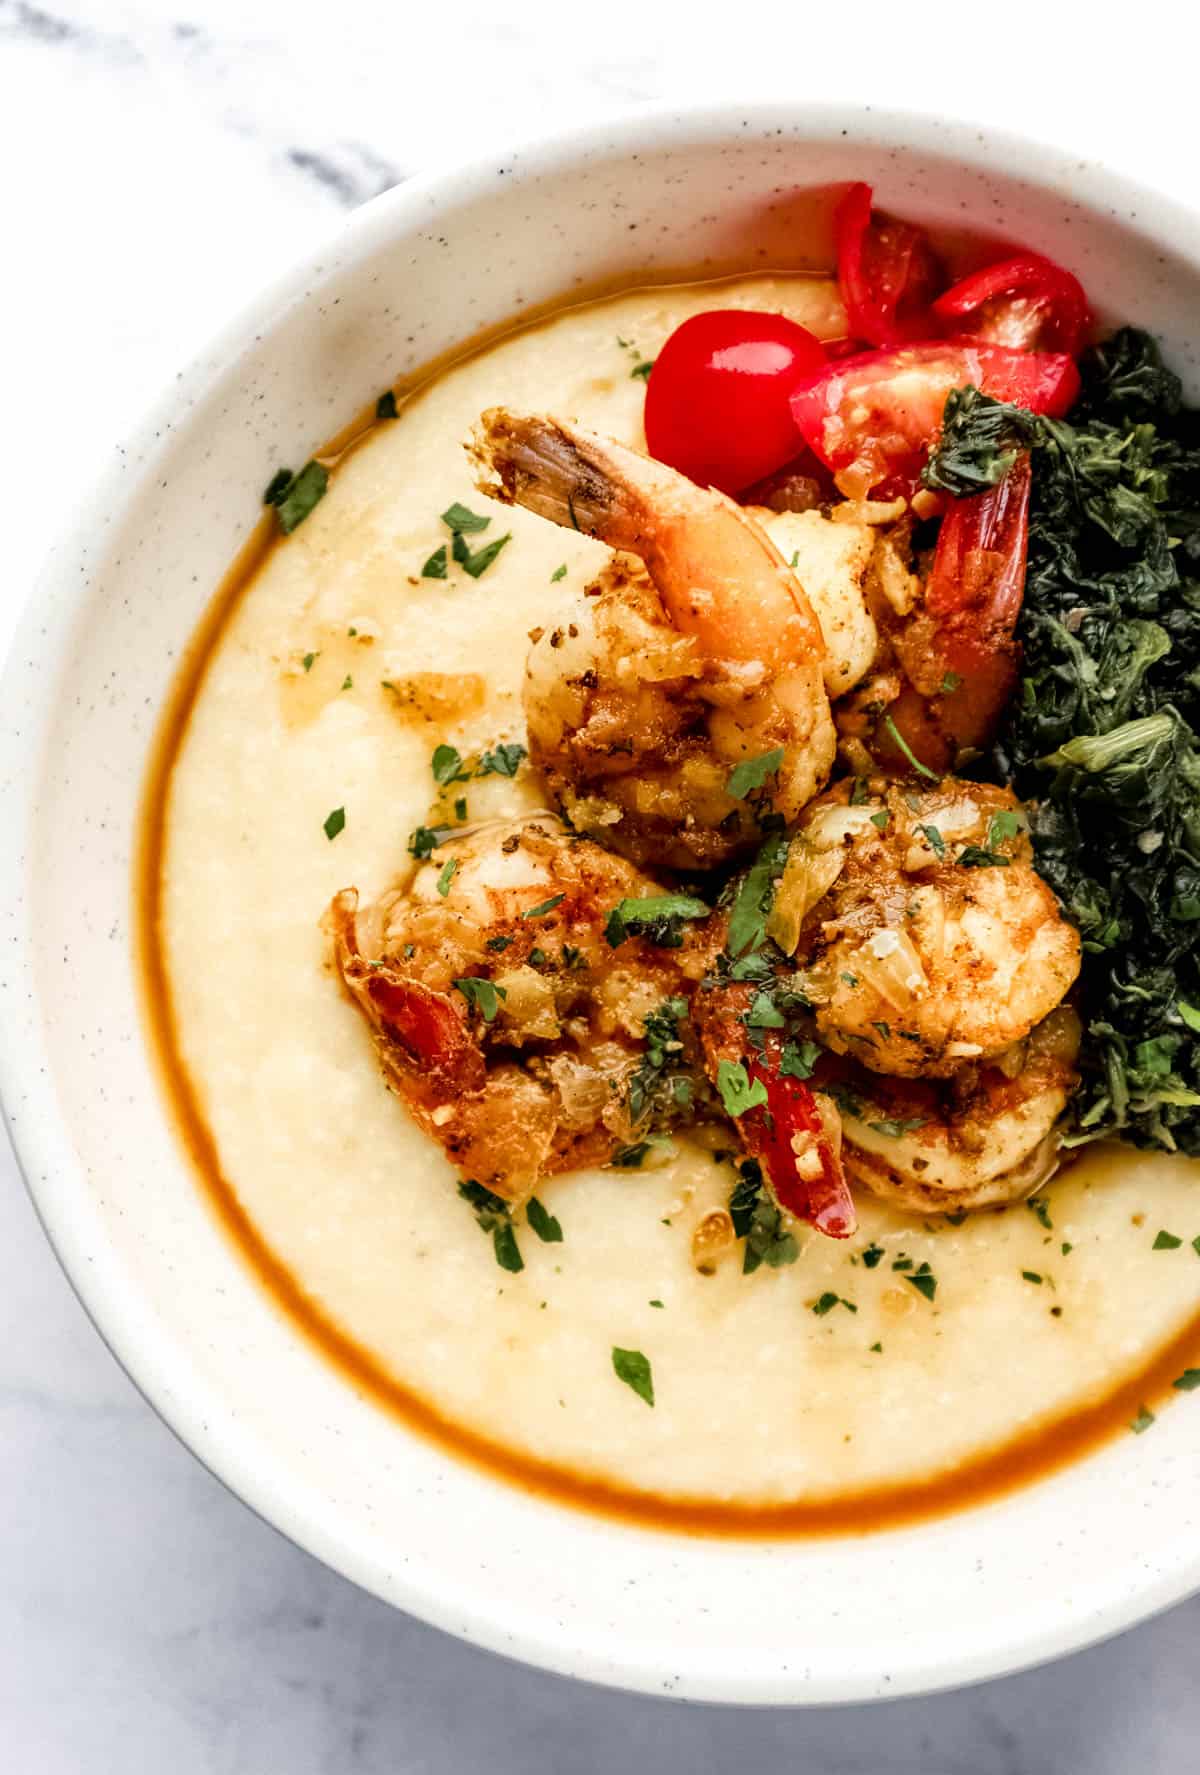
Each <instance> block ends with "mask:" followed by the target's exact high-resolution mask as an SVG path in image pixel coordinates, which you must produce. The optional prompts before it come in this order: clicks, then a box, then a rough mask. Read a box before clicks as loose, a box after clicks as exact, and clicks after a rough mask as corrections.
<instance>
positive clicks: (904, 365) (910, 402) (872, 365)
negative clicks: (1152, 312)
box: [792, 340, 1079, 499]
mask: <svg viewBox="0 0 1200 1775" xmlns="http://www.w3.org/2000/svg"><path fill="white" fill-rule="evenodd" d="M968 384H973V385H974V386H975V387H976V388H978V389H981V390H982V391H983V393H984V394H990V395H993V396H994V397H995V398H996V399H997V400H1000V401H1010V402H1012V404H1013V405H1014V406H1017V407H1026V408H1028V409H1029V411H1030V412H1031V413H1046V414H1049V415H1050V416H1051V417H1054V418H1057V417H1059V416H1061V415H1062V414H1063V413H1065V412H1066V411H1067V409H1068V408H1069V407H1070V405H1071V403H1072V402H1073V401H1074V399H1075V397H1076V395H1077V394H1078V393H1079V371H1078V370H1077V369H1076V368H1075V364H1074V361H1073V359H1071V358H1069V357H1068V356H1067V355H1066V354H1065V353H1064V352H1047V351H1041V352H1039V351H1013V350H1012V349H1011V348H1010V347H1007V346H1003V345H984V344H976V343H974V342H973V341H970V342H969V341H965V340H964V341H963V342H961V343H957V344H955V343H946V344H941V343H937V342H933V343H929V344H925V345H910V346H907V347H904V348H903V349H901V350H900V351H867V352H862V353H861V354H860V355H859V356H858V357H851V358H843V359H842V361H841V362H840V363H836V364H829V365H827V366H826V367H825V368H824V369H823V370H820V371H818V372H817V373H816V374H815V375H812V376H810V377H809V378H808V380H807V381H806V382H804V383H802V384H801V385H800V386H799V387H798V388H797V389H796V390H795V391H794V393H793V395H792V417H793V419H794V420H795V422H796V425H797V427H798V429H799V431H800V432H801V434H802V436H803V438H804V441H805V442H806V443H807V444H808V446H809V448H810V449H811V450H812V452H813V454H814V455H816V456H818V457H819V458H820V459H821V461H822V462H824V463H825V464H826V466H827V467H829V468H831V469H832V470H833V471H834V475H835V477H836V480H837V484H838V486H839V488H840V489H841V490H842V492H843V493H845V494H846V495H848V497H850V498H852V499H861V498H865V497H866V495H867V494H868V493H870V492H875V493H876V494H878V495H879V496H881V497H894V496H895V495H896V494H901V493H903V494H908V493H911V492H912V490H913V488H914V487H915V486H916V484H917V478H918V476H919V475H920V472H921V469H922V467H923V465H924V462H925V458H926V455H927V453H928V450H929V446H930V444H931V443H932V441H933V439H934V437H935V436H936V435H937V431H938V428H939V426H940V425H941V423H942V410H943V408H944V407H945V405H946V396H947V395H948V394H949V393H950V392H951V390H952V389H955V388H965V387H966V386H967V385H968Z"/></svg>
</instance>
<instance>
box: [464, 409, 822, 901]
mask: <svg viewBox="0 0 1200 1775" xmlns="http://www.w3.org/2000/svg"><path fill="white" fill-rule="evenodd" d="M472 453H473V455H474V459H475V461H476V464H477V466H478V471H479V473H478V478H479V484H480V486H481V488H482V489H483V491H484V492H486V493H489V494H491V495H493V496H494V497H495V498H498V499H502V500H505V501H507V502H508V503H510V504H518V505H523V506H526V507H528V508H529V509H530V510H531V511H535V512H537V513H539V514H540V515H541V516H543V517H546V518H549V519H551V520H552V521H553V522H555V523H558V524H563V525H566V526H569V527H573V528H574V529H576V530H579V531H582V532H584V533H585V534H587V535H589V536H593V537H596V538H598V539H599V540H600V541H602V542H605V543H607V544H609V546H610V547H611V548H613V549H614V550H616V551H618V553H617V557H616V559H615V561H614V563H613V566H612V569H611V571H610V573H609V574H608V575H606V576H603V577H602V579H601V581H600V582H599V584H598V587H597V590H598V591H599V594H600V596H599V599H598V602H597V603H596V605H595V617H594V622H593V619H592V613H591V611H590V610H589V609H588V607H587V606H586V605H581V606H580V609H579V611H578V612H577V613H575V620H568V621H565V622H563V623H561V624H558V625H556V626H555V627H554V628H553V629H552V630H549V631H547V632H545V633H543V635H541V636H540V637H539V638H538V639H537V640H536V641H535V644H534V648H533V653H532V655H531V658H530V663H529V668H528V675H527V680H526V692H525V712H526V720H527V724H528V729H529V745H530V754H531V757H532V759H533V762H534V764H535V765H536V766H537V767H538V769H539V770H540V771H541V772H542V775H543V777H544V779H545V781H546V784H547V786H548V788H549V790H550V792H551V794H552V795H553V797H554V799H555V801H556V802H557V804H558V805H559V806H560V807H561V808H562V809H563V811H564V812H565V813H566V814H567V815H568V816H569V818H570V819H571V821H572V823H573V824H575V825H576V826H577V827H579V828H580V829H582V830H585V831H591V832H595V833H597V834H598V835H602V836H603V838H604V840H605V842H606V843H607V844H610V845H611V846H612V847H613V848H614V849H616V850H619V851H621V852H622V853H623V854H624V855H626V856H628V857H630V858H632V859H634V860H635V861H637V862H641V863H654V864H662V865H668V866H671V867H674V868H696V867H712V866H715V865H717V864H720V863H723V862H726V861H728V860H729V859H730V858H732V857H735V856H736V855H738V854H739V853H740V852H741V851H743V850H745V849H746V848H747V847H748V846H751V845H753V843H754V842H755V840H756V838H757V836H758V832H759V820H760V817H761V816H762V815H763V814H764V813H769V814H773V815H778V816H781V817H782V818H783V819H784V820H786V821H788V822H791V821H794V820H795V819H796V818H797V817H798V816H799V814H800V811H801V809H802V808H803V807H804V805H805V803H806V802H807V801H809V800H810V799H811V797H812V796H813V795H814V794H815V793H816V791H817V790H818V789H819V788H820V787H821V785H822V784H823V783H824V782H825V780H826V778H827V777H828V775H829V771H830V768H831V766H832V763H833V757H834V750H835V738H834V729H833V722H832V718H831V714H830V704H829V695H828V692H827V689H826V683H825V675H824V674H825V667H826V663H827V651H826V647H825V642H824V639H823V636H822V631H821V626H820V623H819V621H818V619H817V616H816V615H815V613H814V611H813V607H812V605H811V604H810V603H809V600H808V598H807V597H806V595H805V593H804V591H803V589H802V587H801V585H800V582H799V580H798V579H797V577H796V575H795V574H794V573H793V572H792V571H791V569H790V568H789V567H788V565H787V563H786V561H785V560H784V557H783V556H782V555H781V554H780V552H779V550H778V549H777V548H776V547H775V545H774V543H772V541H771V540H770V538H769V537H768V536H767V535H766V533H765V531H764V530H763V528H762V527H761V526H760V525H759V524H758V523H757V522H756V521H755V520H754V518H752V517H751V516H750V515H749V514H748V513H747V512H745V511H743V510H742V509H741V508H740V507H739V506H737V505H735V504H734V503H733V501H732V500H730V499H727V498H726V497H725V496H724V495H723V494H720V493H717V492H714V491H712V490H711V489H708V490H706V489H703V488H700V487H697V486H695V485H694V484H693V483H692V482H691V481H689V480H687V479H685V478H684V476H682V475H680V474H678V473H676V471H675V470H673V469H670V468H667V467H665V466H664V465H663V464H662V463H658V462H654V461H652V460H651V459H650V458H649V457H647V456H644V455H642V454H640V453H639V452H638V451H636V450H631V449H628V448H627V447H625V446H624V445H622V444H618V443H616V442H615V441H614V440H612V439H610V438H604V437H600V436H598V435H596V434H595V433H592V432H588V431H584V430H582V429H580V428H579V427H576V426H572V425H568V424H565V423H562V422H560V421H558V420H554V419H550V418H546V417H543V416H539V415H526V414H515V413H510V412H507V411H505V410H503V409H499V408H493V409H491V410H490V411H489V412H486V413H485V414H484V415H483V416H482V419H481V420H480V423H479V426H478V429H477V432H476V437H475V441H474V444H473V447H472ZM630 556H634V557H636V558H637V559H636V562H631V561H630V560H629V557H630ZM638 562H640V563H641V567H644V570H645V571H644V573H643V572H642V571H641V568H639V566H638V565H637V563H638ZM752 760H759V761H762V760H769V763H768V764H765V765H763V766H762V768H761V769H760V771H759V772H758V773H757V775H756V776H754V794H753V797H752V798H750V799H748V798H747V790H746V788H744V787H741V786H740V785H739V781H738V779H737V778H736V777H734V776H733V773H734V772H735V770H736V767H737V766H738V765H744V764H749V763H750V761H752ZM731 777H733V781H732V782H731Z"/></svg>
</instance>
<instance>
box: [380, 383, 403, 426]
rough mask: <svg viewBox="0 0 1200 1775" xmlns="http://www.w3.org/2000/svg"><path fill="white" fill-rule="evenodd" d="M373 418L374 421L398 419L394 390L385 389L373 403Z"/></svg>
mask: <svg viewBox="0 0 1200 1775" xmlns="http://www.w3.org/2000/svg"><path fill="white" fill-rule="evenodd" d="M375 417H376V419H396V418H398V417H399V409H398V407H397V406H396V391H395V389H394V388H385V389H384V391H383V393H382V394H381V395H380V397H379V399H378V400H377V401H376V402H375Z"/></svg>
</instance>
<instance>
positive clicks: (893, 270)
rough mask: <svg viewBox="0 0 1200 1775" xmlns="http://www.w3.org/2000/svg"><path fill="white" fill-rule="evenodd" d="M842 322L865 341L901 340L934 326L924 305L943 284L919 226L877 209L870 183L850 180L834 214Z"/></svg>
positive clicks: (923, 336)
mask: <svg viewBox="0 0 1200 1775" xmlns="http://www.w3.org/2000/svg"><path fill="white" fill-rule="evenodd" d="M833 232H834V242H835V245H836V247H837V280H838V288H839V289H840V290H841V293H842V301H843V302H844V303H845V305H846V324H847V327H848V329H849V331H850V334H851V336H852V337H853V338H855V339H861V340H864V341H865V342H866V343H867V344H868V345H903V344H904V343H905V342H906V341H907V340H910V339H927V338H928V337H929V335H930V333H932V332H933V331H934V328H933V326H932V325H931V323H930V319H929V306H930V303H931V302H932V300H933V298H934V296H935V295H936V294H937V292H938V290H940V289H941V288H942V287H943V285H944V283H945V278H944V277H943V275H942V268H941V265H940V264H939V263H938V259H937V256H936V254H935V253H934V250H933V248H932V247H931V246H930V244H929V241H928V239H927V238H926V236H925V234H924V232H923V230H922V229H920V228H914V227H913V226H912V224H911V223H909V222H897V221H894V220H893V219H892V218H891V217H890V216H883V215H879V214H876V213H874V212H873V211H872V208H871V187H870V186H869V185H864V184H862V183H859V184H855V185H851V187H850V189H849V190H848V191H847V192H846V195H845V196H844V197H843V198H842V200H841V202H840V203H839V204H838V207H837V211H836V213H835V215H834V219H833Z"/></svg>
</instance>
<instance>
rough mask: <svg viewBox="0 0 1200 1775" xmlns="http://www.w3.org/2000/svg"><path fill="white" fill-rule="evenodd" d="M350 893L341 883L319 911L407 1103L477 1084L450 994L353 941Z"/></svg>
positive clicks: (475, 1065) (443, 1099)
mask: <svg viewBox="0 0 1200 1775" xmlns="http://www.w3.org/2000/svg"><path fill="white" fill-rule="evenodd" d="M357 912H358V893H357V891H356V890H355V889H354V888H344V889H343V890H342V892H341V893H340V894H337V895H336V896H335V898H334V899H333V901H332V903H331V905H330V907H329V910H328V912H327V913H326V915H325V920H324V923H325V928H326V930H327V931H328V932H329V933H330V935H331V936H332V938H333V946H334V960H335V962H336V964H337V968H338V972H339V973H340V975H341V978H342V984H343V985H344V986H345V988H346V991H347V992H348V993H349V995H350V997H351V999H352V1000H353V1001H354V1003H355V1004H356V1005H357V1007H358V1009H359V1010H360V1011H361V1012H362V1014H363V1016H364V1017H365V1018H366V1020H367V1022H368V1023H369V1024H370V1026H371V1031H372V1034H373V1035H374V1038H375V1045H376V1047H377V1048H378V1049H379V1053H380V1057H381V1058H382V1060H383V1063H384V1065H385V1067H386V1068H387V1071H388V1072H389V1074H391V1076H392V1077H393V1078H394V1079H395V1080H396V1083H397V1084H398V1085H399V1086H400V1087H401V1088H402V1089H403V1092H404V1096H405V1097H406V1098H407V1099H408V1100H409V1101H410V1102H411V1103H413V1104H414V1105H419V1106H421V1107H423V1108H425V1109H427V1110H428V1109H434V1108H436V1107H437V1106H438V1105H439V1104H441V1103H447V1102H450V1101H452V1100H454V1099H455V1098H458V1097H461V1096H463V1095H465V1094H467V1093H470V1092H472V1091H479V1090H482V1088H483V1085H484V1083H485V1078H486V1072H485V1065H484V1060H483V1056H482V1055H481V1054H480V1052H479V1048H478V1046H477V1044H476V1043H475V1042H474V1041H473V1040H472V1039H471V1034H470V1031H469V1029H468V1027H467V1024H466V1021H465V1020H464V1018H463V1017H462V1015H461V1014H460V1012H459V1011H458V1009H457V1007H456V1005H455V1004H454V1002H453V1000H452V999H450V998H448V997H447V996H446V994H445V993H441V992H434V991H433V990H432V988H430V987H428V986H425V985H424V984H423V983H422V982H421V981H419V980H411V979H406V978H405V977H404V976H403V975H402V974H399V973H398V972H397V971H396V970H395V969H394V968H392V967H389V966H387V965H386V964H385V963H380V962H371V961H368V960H366V959H365V958H364V956H363V955H362V953H361V951H360V949H359V944H358V929H357Z"/></svg>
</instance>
